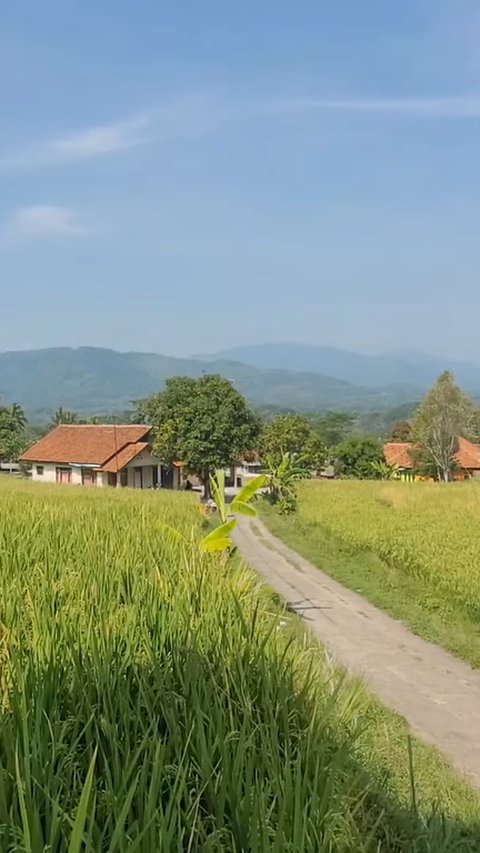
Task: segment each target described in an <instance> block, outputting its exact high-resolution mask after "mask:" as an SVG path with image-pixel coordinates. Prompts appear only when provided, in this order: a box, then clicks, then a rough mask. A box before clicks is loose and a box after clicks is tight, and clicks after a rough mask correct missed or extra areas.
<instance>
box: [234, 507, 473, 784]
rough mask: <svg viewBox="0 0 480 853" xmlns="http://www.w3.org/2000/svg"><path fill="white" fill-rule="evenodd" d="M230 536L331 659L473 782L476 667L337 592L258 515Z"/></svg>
mask: <svg viewBox="0 0 480 853" xmlns="http://www.w3.org/2000/svg"><path fill="white" fill-rule="evenodd" d="M235 541H236V544H237V545H238V546H239V548H240V551H241V552H242V554H243V557H244V558H245V560H246V562H247V563H248V564H249V565H250V566H251V567H252V568H253V569H255V570H256V571H257V572H258V573H259V574H260V575H261V576H262V578H263V579H264V580H265V581H266V583H268V585H269V586H270V587H272V588H273V589H275V590H276V591H277V592H278V593H279V594H280V595H281V596H282V597H283V598H284V599H285V601H286V602H287V604H288V606H289V607H290V609H292V610H294V611H295V612H296V613H298V614H300V615H301V616H303V617H304V619H305V620H306V621H307V622H308V624H309V626H310V628H311V630H312V631H314V632H315V634H316V635H317V636H318V637H319V638H320V640H321V641H322V643H323V644H324V645H325V646H326V647H327V649H328V650H329V651H330V653H331V654H332V655H333V657H334V658H335V659H336V660H337V661H338V662H339V663H340V664H341V665H342V666H344V667H346V668H347V669H348V670H349V671H350V672H352V673H354V674H355V675H357V676H360V677H361V679H362V680H363V681H364V683H365V684H366V685H367V686H368V687H369V688H370V689H371V691H372V692H373V693H375V694H376V695H377V696H378V698H379V699H380V700H381V701H382V702H383V703H384V704H385V705H387V706H388V707H389V708H392V709H393V710H394V711H397V713H399V714H401V715H402V716H403V717H404V718H405V719H406V720H407V722H408V723H409V725H410V727H411V730H412V732H413V733H414V734H415V735H417V736H418V737H419V738H421V739H422V740H424V741H426V742H428V743H430V744H433V745H434V746H436V747H438V749H440V750H441V751H442V752H443V753H444V754H445V755H446V756H447V757H448V758H449V759H450V761H451V762H452V764H453V765H454V766H455V767H456V768H457V769H458V770H460V771H461V772H464V773H466V774H468V775H469V776H470V777H471V779H472V781H474V782H475V784H476V785H478V786H479V787H480V672H476V671H475V670H472V669H471V667H470V666H469V665H468V664H466V663H463V662H462V661H460V660H458V659H457V658H454V657H453V656H452V655H450V654H449V653H448V652H446V651H444V650H443V649H441V648H439V647H438V646H434V645H432V644H431V643H427V642H426V641H425V640H422V639H420V637H416V636H415V635H414V634H412V633H411V632H410V631H409V630H408V629H407V628H406V627H405V626H404V625H402V623H401V622H398V621H397V620H395V619H393V618H392V617H391V616H388V615H387V614H386V613H383V612H382V611H381V610H378V609H377V608H376V607H374V606H373V605H372V604H369V602H368V601H366V600H365V599H364V598H362V597H361V596H360V595H357V594H356V593H355V592H351V591H350V590H348V589H345V587H343V586H341V585H340V584H338V583H337V582H336V581H334V580H332V579H331V578H330V577H328V575H325V574H324V573H323V572H321V571H320V569H317V568H316V567H315V566H312V564H311V563H309V562H308V561H307V560H305V559H303V557H300V556H299V554H297V553H296V552H295V551H292V550H291V549H290V548H288V547H287V546H286V545H284V544H283V543H282V542H280V541H279V540H278V539H276V538H275V537H274V536H272V534H271V533H270V532H269V531H268V530H267V529H266V527H265V525H264V524H262V522H260V520H259V519H254V520H253V521H250V520H249V519H246V518H239V519H238V528H237V530H236V532H235Z"/></svg>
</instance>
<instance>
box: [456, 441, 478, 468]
mask: <svg viewBox="0 0 480 853" xmlns="http://www.w3.org/2000/svg"><path fill="white" fill-rule="evenodd" d="M455 462H456V463H457V465H459V466H460V468H464V469H465V470H466V471H478V470H480V445H478V444H473V442H471V441H467V439H466V438H459V439H458V450H457V452H456V454H455Z"/></svg>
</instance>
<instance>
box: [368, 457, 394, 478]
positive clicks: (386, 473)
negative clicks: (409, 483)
mask: <svg viewBox="0 0 480 853" xmlns="http://www.w3.org/2000/svg"><path fill="white" fill-rule="evenodd" d="M370 465H371V469H372V472H373V474H374V475H375V478H376V479H377V478H378V479H379V480H396V479H397V477H398V465H396V464H395V463H393V464H390V463H388V462H385V460H384V459H381V460H380V462H379V461H377V460H376V459H375V460H374V461H373V462H371V463H370Z"/></svg>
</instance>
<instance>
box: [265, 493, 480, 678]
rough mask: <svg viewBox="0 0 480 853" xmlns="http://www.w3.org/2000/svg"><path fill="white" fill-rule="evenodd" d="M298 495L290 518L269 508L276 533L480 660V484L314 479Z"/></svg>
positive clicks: (421, 630)
mask: <svg viewBox="0 0 480 853" xmlns="http://www.w3.org/2000/svg"><path fill="white" fill-rule="evenodd" d="M299 496H300V500H299V511H298V514H297V515H296V517H295V519H294V520H293V521H292V522H291V523H289V522H286V523H283V522H280V521H278V520H277V519H274V518H273V516H272V517H270V515H271V514H267V516H268V518H267V520H269V524H270V526H272V525H273V526H272V530H273V532H276V533H277V534H278V535H280V536H284V538H285V537H287V539H288V541H289V542H290V544H292V546H293V547H297V548H298V549H299V550H300V551H301V552H302V553H304V555H305V556H307V557H308V558H309V559H312V560H313V562H317V563H318V565H319V566H320V567H321V568H325V570H326V571H328V572H330V573H331V574H333V575H334V576H335V577H338V579H339V580H341V581H342V582H344V583H346V584H347V585H348V586H351V587H352V588H354V589H357V588H359V590H360V591H362V592H363V593H364V594H365V595H366V596H367V597H369V598H371V600H373V602H374V603H375V604H377V605H378V606H380V607H384V608H385V609H387V610H389V611H390V612H392V613H393V614H394V615H396V616H398V617H399V618H402V619H404V620H405V621H407V623H408V624H410V625H411V627H413V628H414V630H417V631H418V633H421V634H423V635H424V636H426V637H427V638H428V639H432V640H433V641H434V642H439V643H441V644H442V645H445V646H446V647H447V648H449V649H450V650H452V651H454V652H455V653H456V654H458V655H459V656H461V657H464V658H466V659H467V660H469V661H470V662H471V663H472V664H473V665H474V666H480V634H479V630H478V628H479V626H480V524H479V519H480V483H477V482H475V481H470V482H463V483H451V484H448V485H444V484H437V483H401V482H378V481H352V480H350V481H348V480H343V481H341V480H340V481H334V482H328V483H325V482H318V481H310V482H307V483H302V484H301V487H300V490H299ZM375 558H378V559H377V561H375ZM380 561H381V562H380Z"/></svg>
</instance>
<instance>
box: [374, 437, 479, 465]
mask: <svg viewBox="0 0 480 853" xmlns="http://www.w3.org/2000/svg"><path fill="white" fill-rule="evenodd" d="M414 446H415V445H413V444H412V443H411V442H408V441H405V442H395V441H391V442H388V443H387V444H384V445H383V455H384V457H385V461H386V462H388V464H389V465H398V467H399V468H407V469H408V468H413V462H412V459H411V455H410V454H411V451H412V450H413V448H414ZM454 459H455V463H456V464H457V465H458V466H459V467H460V468H463V469H464V470H465V471H480V445H478V444H473V442H471V441H467V439H466V438H462V437H460V438H459V439H458V450H457V452H456V454H455V456H454Z"/></svg>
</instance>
